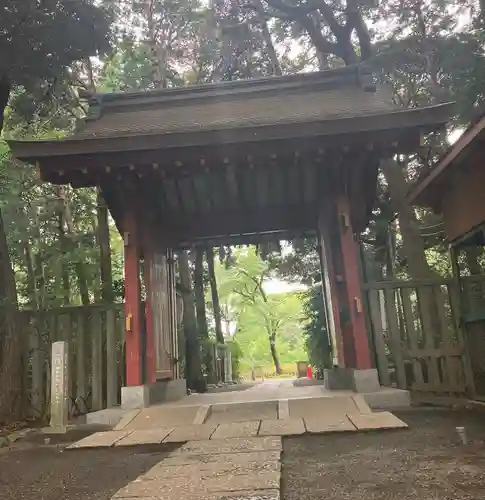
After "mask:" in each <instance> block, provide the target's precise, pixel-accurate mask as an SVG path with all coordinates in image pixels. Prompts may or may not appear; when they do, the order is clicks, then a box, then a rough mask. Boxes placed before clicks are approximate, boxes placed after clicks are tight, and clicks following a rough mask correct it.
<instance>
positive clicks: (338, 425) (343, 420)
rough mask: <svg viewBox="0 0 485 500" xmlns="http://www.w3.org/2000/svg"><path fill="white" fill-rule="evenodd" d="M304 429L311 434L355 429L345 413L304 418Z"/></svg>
mask: <svg viewBox="0 0 485 500" xmlns="http://www.w3.org/2000/svg"><path fill="white" fill-rule="evenodd" d="M304 421H305V427H306V430H307V431H308V432H310V433H312V434H326V433H328V432H353V431H356V430H357V429H356V428H355V426H354V424H353V423H352V422H351V421H350V420H349V418H348V417H347V415H343V416H342V415H321V416H314V417H309V418H308V417H307V418H305V419H304Z"/></svg>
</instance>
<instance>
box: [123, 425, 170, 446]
mask: <svg viewBox="0 0 485 500" xmlns="http://www.w3.org/2000/svg"><path fill="white" fill-rule="evenodd" d="M173 430H174V428H173V427H161V428H158V429H139V430H135V431H132V432H130V434H128V436H126V437H123V438H121V439H120V440H119V441H116V443H115V446H136V445H144V444H160V443H161V442H162V441H163V440H164V439H165V438H166V437H167V436H168V435H169V434H170V433H171V432H173Z"/></svg>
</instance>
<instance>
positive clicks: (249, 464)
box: [144, 452, 281, 479]
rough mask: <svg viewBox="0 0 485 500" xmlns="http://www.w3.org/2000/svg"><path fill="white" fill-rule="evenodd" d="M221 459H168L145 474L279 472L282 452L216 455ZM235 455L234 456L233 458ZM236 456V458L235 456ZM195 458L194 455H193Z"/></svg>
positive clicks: (149, 476) (207, 475) (151, 476)
mask: <svg viewBox="0 0 485 500" xmlns="http://www.w3.org/2000/svg"><path fill="white" fill-rule="evenodd" d="M216 456H217V457H220V458H221V460H216V461H211V462H204V461H200V460H192V461H191V462H190V463H183V464H178V465H168V464H166V461H165V460H164V461H163V462H160V463H159V464H157V465H155V466H154V467H152V468H151V469H150V470H149V471H148V472H147V473H146V474H145V475H144V478H145V479H159V478H177V477H185V478H187V477H200V478H210V477H216V476H225V475H228V474H231V475H244V474H254V473H261V472H279V471H280V469H281V464H280V453H279V452H277V453H276V454H275V453H272V454H266V456H264V455H263V454H261V453H254V454H252V453H238V454H236V455H232V456H231V455H216ZM231 457H233V458H231ZM234 457H236V458H234ZM192 458H194V457H192Z"/></svg>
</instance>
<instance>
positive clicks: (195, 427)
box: [163, 424, 217, 443]
mask: <svg viewBox="0 0 485 500" xmlns="http://www.w3.org/2000/svg"><path fill="white" fill-rule="evenodd" d="M216 427H217V425H215V424H192V425H186V426H184V427H176V428H175V429H174V430H173V431H172V432H171V433H170V434H169V435H168V436H167V437H166V438H165V439H164V440H163V442H164V443H184V442H185V441H206V440H208V439H210V437H211V436H212V434H213V433H214V431H215V430H216Z"/></svg>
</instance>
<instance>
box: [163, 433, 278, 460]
mask: <svg viewBox="0 0 485 500" xmlns="http://www.w3.org/2000/svg"><path fill="white" fill-rule="evenodd" d="M282 449H283V448H282V443H281V437H275V436H269V437H257V438H230V439H213V440H211V441H194V442H189V443H185V444H184V445H183V446H181V447H180V448H179V449H178V450H176V451H175V452H173V453H172V456H176V455H178V454H180V455H183V454H192V455H216V454H218V455H227V454H230V453H249V452H260V451H279V452H281V450H282Z"/></svg>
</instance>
